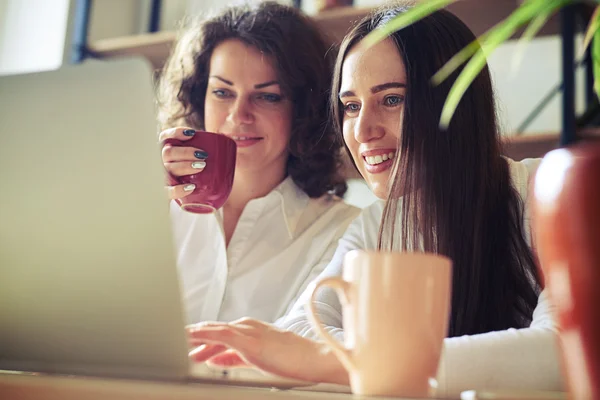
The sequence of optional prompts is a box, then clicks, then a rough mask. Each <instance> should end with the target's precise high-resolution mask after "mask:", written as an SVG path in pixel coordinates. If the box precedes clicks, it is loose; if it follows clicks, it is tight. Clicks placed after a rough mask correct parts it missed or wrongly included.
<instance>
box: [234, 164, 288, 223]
mask: <svg viewBox="0 0 600 400" xmlns="http://www.w3.org/2000/svg"><path fill="white" fill-rule="evenodd" d="M285 177H286V175H285V169H284V168H282V169H281V170H279V169H275V168H272V169H271V171H268V170H266V171H260V172H259V171H248V170H244V169H236V171H235V178H234V180H233V187H232V189H231V194H230V195H229V198H228V199H227V202H226V203H225V206H224V211H225V212H227V211H228V210H230V211H237V212H238V213H241V211H242V210H243V209H244V207H246V204H248V202H249V201H250V200H253V199H257V198H259V197H264V196H266V195H267V194H269V193H270V192H271V190H273V189H275V187H277V185H279V184H280V183H281V182H282V181H283V180H284V179H285Z"/></svg>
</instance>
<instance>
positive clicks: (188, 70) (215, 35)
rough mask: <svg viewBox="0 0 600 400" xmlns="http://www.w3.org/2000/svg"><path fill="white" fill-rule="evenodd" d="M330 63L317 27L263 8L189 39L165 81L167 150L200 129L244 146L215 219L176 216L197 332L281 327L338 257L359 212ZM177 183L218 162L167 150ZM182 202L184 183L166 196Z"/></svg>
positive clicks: (222, 20) (282, 9)
mask: <svg viewBox="0 0 600 400" xmlns="http://www.w3.org/2000/svg"><path fill="white" fill-rule="evenodd" d="M331 76H332V63H331V59H330V57H329V54H328V48H327V46H326V44H325V42H324V40H323V39H322V37H321V36H320V33H319V31H318V29H317V28H316V26H315V25H314V24H313V23H312V22H311V21H310V19H308V18H307V17H305V16H303V15H302V14H301V13H300V12H299V11H297V10H295V9H294V8H291V7H287V6H283V5H280V4H277V3H272V2H265V3H261V4H257V5H244V6H235V7H229V8H226V9H225V10H224V11H222V12H220V13H219V14H218V15H216V16H214V17H212V18H207V19H203V20H200V21H198V22H196V23H195V24H192V25H191V27H189V28H188V29H187V30H186V32H185V33H184V35H183V36H182V37H181V38H180V40H179V42H178V44H177V46H176V47H175V50H174V52H173V54H172V55H171V58H170V60H169V61H168V63H167V64H166V67H165V69H164V70H163V71H162V75H161V77H160V80H159V86H158V103H159V123H160V125H161V129H162V130H163V131H162V132H161V135H160V139H161V141H165V140H167V139H171V138H176V139H180V140H185V139H189V138H190V137H192V136H193V135H194V134H195V132H196V130H206V131H210V132H216V133H220V134H223V135H227V136H229V137H231V138H232V139H234V140H235V141H236V143H237V148H238V150H237V161H236V171H235V178H234V183H233V189H232V191H231V195H230V197H229V198H228V200H227V202H226V204H225V205H224V206H223V208H222V209H220V210H218V211H217V212H216V213H214V214H209V215H205V214H192V213H188V212H185V211H183V210H182V209H181V208H180V207H179V204H178V203H177V202H176V201H172V203H171V215H172V222H173V230H174V235H175V242H176V251H177V260H178V268H179V272H180V277H181V282H182V289H183V292H184V296H185V306H186V311H187V316H188V322H189V323H195V322H199V321H206V320H220V321H230V320H233V319H236V318H239V317H241V316H246V315H250V316H253V317H255V318H259V319H261V320H264V321H275V320H276V319H277V318H279V317H281V316H283V315H284V314H285V313H286V311H287V310H288V307H289V306H290V305H291V304H293V302H294V300H296V298H297V297H298V295H299V294H300V293H302V291H303V290H304V289H305V288H306V286H307V285H308V283H309V282H310V281H311V280H313V279H314V278H315V277H316V276H317V275H318V274H319V273H320V272H321V271H322V270H323V269H324V267H325V265H326V264H327V263H328V261H329V260H330V259H331V257H332V254H333V252H334V251H335V248H336V246H337V241H338V239H339V238H340V237H341V235H342V233H343V232H344V230H345V229H346V227H347V225H348V224H349V223H350V221H351V220H352V219H354V217H356V216H357V214H358V209H356V208H355V207H351V206H349V205H347V204H345V203H344V202H343V201H342V200H341V199H340V197H341V196H343V194H344V192H345V191H346V183H345V181H344V179H343V177H341V176H340V175H339V174H338V167H339V165H340V158H339V157H340V152H339V147H340V145H339V144H338V142H337V140H336V136H335V133H334V131H333V130H332V129H331V128H330V126H329V125H328V123H327V119H328V107H327V100H328V97H327V96H328V91H329V87H330V83H331ZM162 155H163V162H164V166H165V168H166V169H167V171H168V172H169V173H171V174H173V175H174V176H182V175H189V174H194V173H198V172H199V171H201V170H202V169H203V168H204V167H205V166H206V164H207V163H210V162H211V155H210V154H207V153H206V152H205V151H204V150H202V149H197V148H191V147H171V146H170V145H165V146H163V152H162ZM168 192H169V193H170V196H171V198H172V199H173V200H177V199H180V198H182V197H184V196H185V195H186V194H188V193H189V192H186V190H185V187H184V185H178V186H172V187H168Z"/></svg>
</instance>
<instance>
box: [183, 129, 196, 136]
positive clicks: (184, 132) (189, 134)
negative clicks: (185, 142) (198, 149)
mask: <svg viewBox="0 0 600 400" xmlns="http://www.w3.org/2000/svg"><path fill="white" fill-rule="evenodd" d="M183 134H184V135H185V136H194V135H195V134H196V131H195V130H193V129H186V130H185V131H183Z"/></svg>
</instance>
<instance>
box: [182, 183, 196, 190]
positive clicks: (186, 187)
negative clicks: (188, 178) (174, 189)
mask: <svg viewBox="0 0 600 400" xmlns="http://www.w3.org/2000/svg"><path fill="white" fill-rule="evenodd" d="M194 189H196V185H194V184H193V183H190V184H189V185H185V186H184V187H183V191H184V192H191V191H192V190H194Z"/></svg>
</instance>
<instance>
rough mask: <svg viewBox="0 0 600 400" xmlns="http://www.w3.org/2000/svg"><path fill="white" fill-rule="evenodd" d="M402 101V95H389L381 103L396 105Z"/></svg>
mask: <svg viewBox="0 0 600 400" xmlns="http://www.w3.org/2000/svg"><path fill="white" fill-rule="evenodd" d="M402 103H404V96H396V95H390V96H386V98H385V99H384V100H383V104H384V105H386V106H388V107H396V106H399V105H400V104H402Z"/></svg>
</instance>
